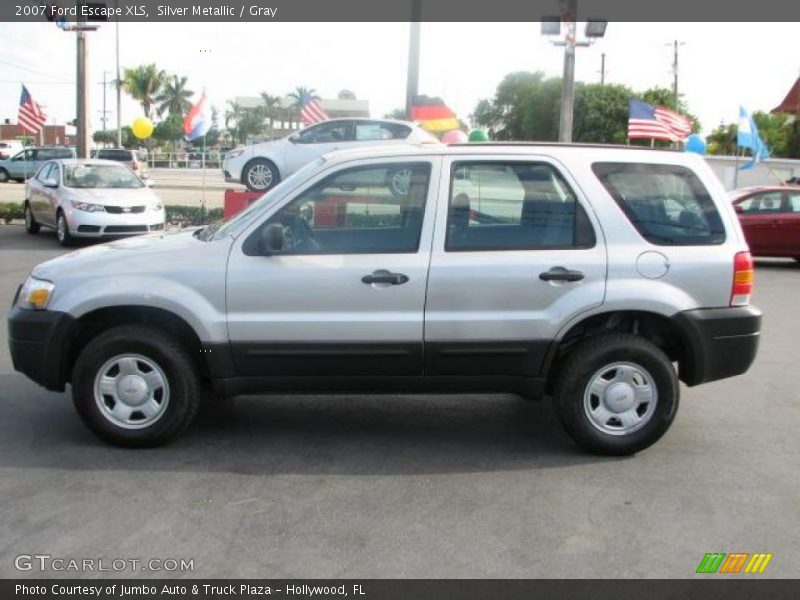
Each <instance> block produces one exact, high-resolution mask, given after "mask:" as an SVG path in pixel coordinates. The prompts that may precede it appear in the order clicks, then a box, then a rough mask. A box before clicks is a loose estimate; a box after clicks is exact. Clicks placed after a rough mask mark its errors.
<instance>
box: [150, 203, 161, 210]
mask: <svg viewBox="0 0 800 600" xmlns="http://www.w3.org/2000/svg"><path fill="white" fill-rule="evenodd" d="M150 208H152V209H153V210H161V209H162V208H164V205H163V204H161V201H158V202H156V203H155V204H153V205H152V206H150Z"/></svg>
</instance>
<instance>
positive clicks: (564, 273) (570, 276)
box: [539, 267, 583, 281]
mask: <svg viewBox="0 0 800 600" xmlns="http://www.w3.org/2000/svg"><path fill="white" fill-rule="evenodd" d="M539 279H541V280H542V281H580V280H581V279H583V273H581V272H580V271H572V270H570V269H565V268H564V267H553V268H551V269H550V270H549V271H545V272H544V273H539Z"/></svg>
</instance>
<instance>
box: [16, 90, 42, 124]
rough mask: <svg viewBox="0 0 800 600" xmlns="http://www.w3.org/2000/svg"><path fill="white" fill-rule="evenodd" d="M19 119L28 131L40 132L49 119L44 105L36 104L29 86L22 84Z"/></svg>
mask: <svg viewBox="0 0 800 600" xmlns="http://www.w3.org/2000/svg"><path fill="white" fill-rule="evenodd" d="M17 121H18V122H19V124H20V125H21V126H22V128H23V129H24V130H25V131H27V132H28V133H39V131H40V130H41V129H42V127H43V126H44V123H45V121H47V115H46V114H44V111H43V110H42V107H41V106H39V105H38V104H36V102H34V101H33V98H31V94H30V92H28V88H26V87H25V86H24V85H23V86H22V95H21V96H20V98H19V115H18V116H17Z"/></svg>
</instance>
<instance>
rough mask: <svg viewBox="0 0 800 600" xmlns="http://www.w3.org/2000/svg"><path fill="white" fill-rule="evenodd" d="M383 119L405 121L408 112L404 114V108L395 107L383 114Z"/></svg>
mask: <svg viewBox="0 0 800 600" xmlns="http://www.w3.org/2000/svg"><path fill="white" fill-rule="evenodd" d="M383 118H384V119H398V120H400V121H407V120H408V114H406V109H405V108H395V109H394V110H392V111H390V112H388V113H386V114H385V115H383Z"/></svg>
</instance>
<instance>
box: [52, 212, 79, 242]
mask: <svg viewBox="0 0 800 600" xmlns="http://www.w3.org/2000/svg"><path fill="white" fill-rule="evenodd" d="M56 239H57V240H58V243H59V244H61V245H62V246H64V247H65V248H69V247H70V246H72V245H73V244H74V243H75V238H74V237H72V235H71V234H70V232H69V223H67V217H65V216H64V213H63V212H61V210H59V211H58V212H57V213H56Z"/></svg>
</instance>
